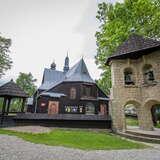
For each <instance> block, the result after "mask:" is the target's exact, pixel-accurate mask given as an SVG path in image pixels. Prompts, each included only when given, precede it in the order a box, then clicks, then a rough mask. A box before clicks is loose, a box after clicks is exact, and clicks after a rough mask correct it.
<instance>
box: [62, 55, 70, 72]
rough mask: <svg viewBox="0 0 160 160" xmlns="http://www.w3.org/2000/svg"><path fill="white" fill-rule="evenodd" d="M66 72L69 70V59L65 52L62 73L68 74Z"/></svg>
mask: <svg viewBox="0 0 160 160" xmlns="http://www.w3.org/2000/svg"><path fill="white" fill-rule="evenodd" d="M68 70H69V57H68V52H67V56H66V58H65V62H64V67H63V72H64V73H66V72H68Z"/></svg>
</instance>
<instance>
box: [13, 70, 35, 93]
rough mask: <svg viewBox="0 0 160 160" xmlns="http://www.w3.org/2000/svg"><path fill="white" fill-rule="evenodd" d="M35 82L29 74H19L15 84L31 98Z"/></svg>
mask: <svg viewBox="0 0 160 160" xmlns="http://www.w3.org/2000/svg"><path fill="white" fill-rule="evenodd" d="M36 81H37V80H36V79H34V78H33V75H32V74H31V73H28V74H27V73H21V72H20V74H19V76H18V78H17V80H16V83H17V84H18V85H19V86H20V87H21V88H22V89H23V90H24V91H25V92H26V93H27V94H29V96H32V95H33V94H34V92H35V91H36V88H37V87H36V85H35V82H36Z"/></svg>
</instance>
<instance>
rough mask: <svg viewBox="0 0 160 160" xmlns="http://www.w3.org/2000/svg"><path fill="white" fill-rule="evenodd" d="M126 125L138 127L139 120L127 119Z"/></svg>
mask: <svg viewBox="0 0 160 160" xmlns="http://www.w3.org/2000/svg"><path fill="white" fill-rule="evenodd" d="M126 124H127V125H128V126H138V120H137V118H132V117H126Z"/></svg>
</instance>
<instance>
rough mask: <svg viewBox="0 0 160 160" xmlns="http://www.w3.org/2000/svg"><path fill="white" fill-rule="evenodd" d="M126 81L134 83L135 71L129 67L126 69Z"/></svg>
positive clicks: (130, 83) (129, 83) (126, 82)
mask: <svg viewBox="0 0 160 160" xmlns="http://www.w3.org/2000/svg"><path fill="white" fill-rule="evenodd" d="M124 82H125V84H126V85H133V84H134V81H133V72H132V69H131V68H127V69H125V71H124Z"/></svg>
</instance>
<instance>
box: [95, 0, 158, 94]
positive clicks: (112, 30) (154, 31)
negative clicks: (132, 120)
mask: <svg viewBox="0 0 160 160" xmlns="http://www.w3.org/2000/svg"><path fill="white" fill-rule="evenodd" d="M98 8H99V9H98V12H97V19H98V20H99V21H100V31H98V32H97V33H96V39H97V47H98V49H97V56H96V63H97V64H98V65H99V67H100V68H101V69H103V70H104V73H103V74H102V78H101V79H100V80H99V84H100V86H103V88H102V89H105V92H108V91H109V88H110V87H111V76H110V73H109V72H110V69H109V67H106V65H105V62H106V58H107V57H109V56H110V55H111V54H112V53H113V52H114V51H115V50H116V48H117V47H118V46H119V45H120V44H121V43H122V42H123V41H125V40H126V39H127V38H128V37H129V35H131V34H132V33H133V30H134V33H137V34H140V35H143V36H147V37H150V38H156V39H158V38H160V30H159V26H160V18H159V17H160V1H159V0H124V2H123V3H118V2H117V3H115V4H111V3H104V2H103V3H100V4H99V5H98ZM105 77H107V78H105Z"/></svg>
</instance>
